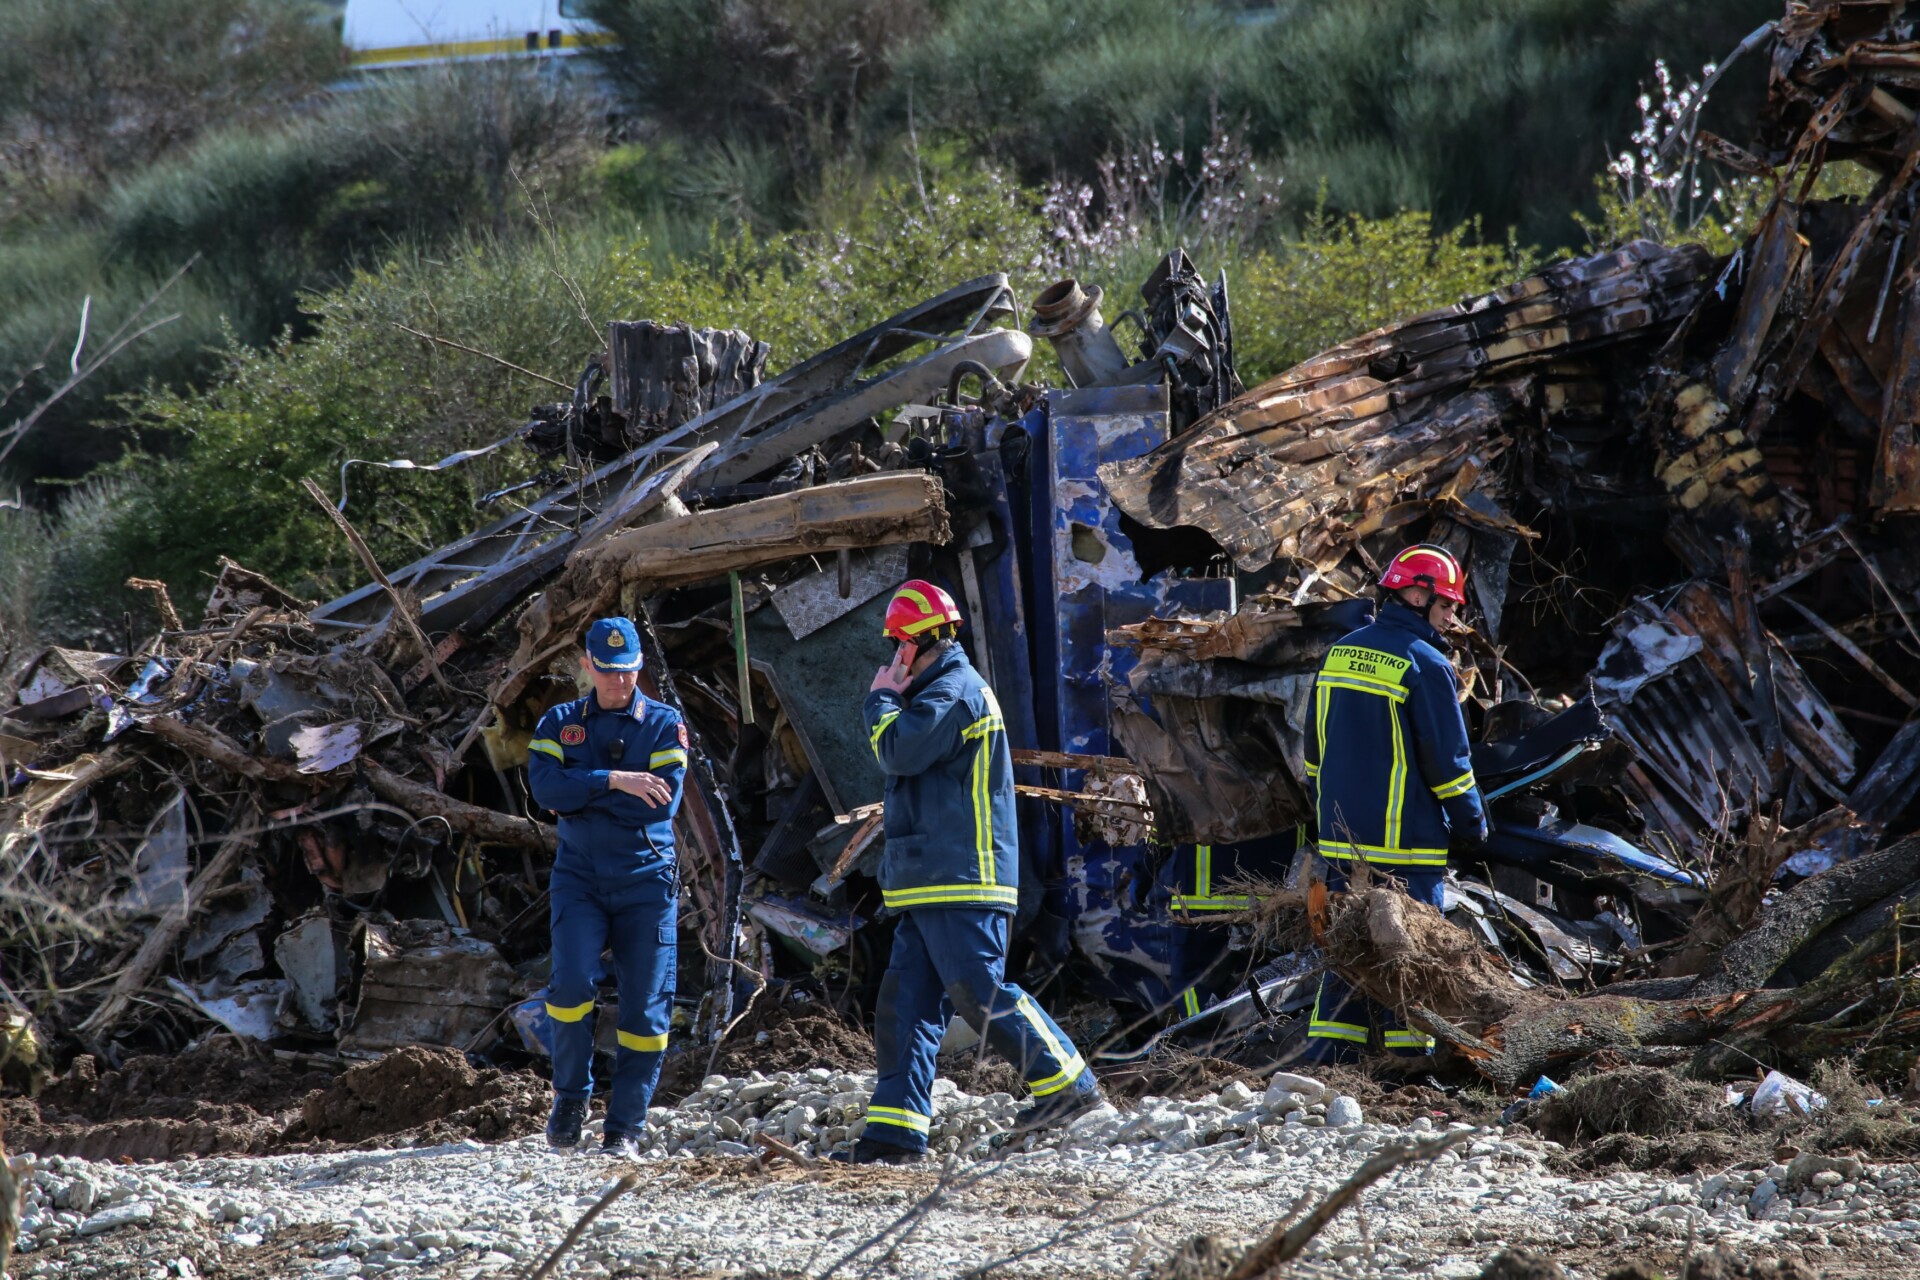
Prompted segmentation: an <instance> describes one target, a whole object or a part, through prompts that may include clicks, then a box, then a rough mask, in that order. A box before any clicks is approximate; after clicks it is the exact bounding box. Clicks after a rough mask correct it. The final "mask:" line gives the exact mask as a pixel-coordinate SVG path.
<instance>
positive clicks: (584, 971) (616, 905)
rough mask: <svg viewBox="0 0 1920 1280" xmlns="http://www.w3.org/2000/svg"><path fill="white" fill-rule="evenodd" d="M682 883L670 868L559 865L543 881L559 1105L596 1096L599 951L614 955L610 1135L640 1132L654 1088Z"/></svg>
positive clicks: (669, 1008) (668, 1014)
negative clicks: (612, 870)
mask: <svg viewBox="0 0 1920 1280" xmlns="http://www.w3.org/2000/svg"><path fill="white" fill-rule="evenodd" d="M677 889H678V883H677V880H676V878H675V876H674V872H673V866H672V864H671V863H667V864H663V865H662V866H661V868H660V869H658V870H657V871H650V872H646V873H643V874H639V875H623V876H618V877H612V876H598V875H595V874H593V872H592V871H591V870H587V871H581V870H577V869H575V868H574V867H573V866H572V865H571V864H561V863H556V864H555V866H554V868H553V879H552V880H551V881H550V883H549V901H550V904H551V910H550V918H551V920H552V924H553V980H552V984H551V986H550V988H549V994H548V996H547V1014H548V1016H550V1017H551V1018H552V1019H553V1023H554V1026H553V1091H554V1094H555V1095H556V1096H557V1097H560V1098H578V1099H583V1100H584V1099H586V1098H588V1097H590V1096H591V1095H592V1093H593V1029H594V1018H593V1016H592V1015H593V1006H594V999H595V996H596V995H597V990H596V983H597V982H598V979H599V976H600V973H601V965H600V953H601V952H602V951H604V950H606V949H607V948H608V947H609V946H611V947H612V949H613V972H614V978H615V980H616V981H617V982H618V983H619V986H620V1026H619V1035H618V1041H619V1043H618V1047H617V1048H616V1049H615V1051H614V1059H613V1062H614V1065H613V1087H612V1089H611V1090H610V1091H609V1094H608V1097H607V1122H606V1132H607V1133H608V1134H611V1135H613V1136H615V1137H618V1136H622V1135H625V1134H629V1133H638V1132H640V1130H641V1129H642V1128H644V1127H645V1125H646V1122H647V1108H648V1106H650V1105H651V1104H652V1102H653V1090H654V1087H655V1086H656V1085H658V1084H659V1082H660V1059H661V1057H662V1056H663V1055H664V1054H665V1052H666V1048H667V1028H668V1026H669V1025H670V1024H671V1022H672V1020H673V986H674V978H675V969H676V967H677V956H676V952H675V947H676V941H677V939H676V937H675V926H676V920H677V911H678V904H677V902H676V897H677Z"/></svg>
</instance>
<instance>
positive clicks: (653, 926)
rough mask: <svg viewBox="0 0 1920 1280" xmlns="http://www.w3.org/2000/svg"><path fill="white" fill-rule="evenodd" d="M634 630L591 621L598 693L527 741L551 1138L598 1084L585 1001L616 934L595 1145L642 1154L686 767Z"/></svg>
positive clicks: (566, 1131)
mask: <svg viewBox="0 0 1920 1280" xmlns="http://www.w3.org/2000/svg"><path fill="white" fill-rule="evenodd" d="M641 665H642V658H641V653H640V636H639V633H638V632H637V631H636V630H635V628H634V625H633V623H632V622H631V621H630V620H628V619H626V618H601V619H600V620H599V621H597V622H595V623H594V624H593V625H592V626H591V627H589V628H588V629H587V636H586V654H585V656H583V657H582V658H581V659H580V669H581V671H582V672H583V673H584V674H585V676H586V678H587V680H588V681H589V682H591V684H592V686H593V692H592V693H590V694H588V695H587V696H586V697H584V698H580V699H578V700H577V701H574V702H566V703H562V704H561V705H559V706H557V707H554V708H552V709H551V710H549V711H548V712H547V713H546V715H544V716H542V717H541V718H540V724H539V727H538V728H537V729H536V730H535V731H534V737H533V742H532V743H531V744H530V748H529V751H528V754H527V773H528V779H529V781H530V782H531V784H532V788H533V797H534V800H535V801H536V802H538V803H539V804H540V805H542V806H543V807H545V808H547V809H549V810H551V811H553V812H554V813H555V814H557V815H559V819H560V849H559V852H558V853H557V854H556V855H555V857H554V862H553V878H552V880H551V881H550V883H549V901H550V903H551V909H550V911H551V920H552V925H553V978H552V982H551V985H550V988H549V995H548V997H547V1013H548V1015H549V1016H551V1017H552V1019H553V1022H554V1045H553V1091H554V1104H553V1114H552V1116H551V1118H550V1119H549V1120H548V1122H547V1141H548V1142H550V1143H551V1144H552V1145H554V1146H555V1147H561V1148H565V1147H572V1146H574V1145H576V1144H578V1143H579V1141H580V1131H581V1126H582V1124H583V1123H584V1121H585V1120H586V1115H587V1099H588V1098H589V1096H590V1095H591V1094H592V1092H593V1041H594V1036H593V1026H594V1019H593V1016H592V1015H593V1008H594V999H595V994H596V983H597V980H598V977H599V974H600V972H601V961H600V957H601V953H602V952H603V951H604V950H606V949H608V948H609V947H611V949H612V951H613V970H614V975H615V977H616V979H617V980H618V982H619V1002H620V1019H619V1034H618V1048H617V1049H616V1051H615V1056H614V1071H613V1086H612V1089H611V1091H610V1093H609V1097H608V1101H607V1118H606V1125H605V1131H604V1132H605V1138H604V1142H603V1147H604V1149H605V1150H607V1151H610V1152H618V1153H622V1154H626V1155H634V1154H637V1152H638V1150H639V1138H640V1133H641V1130H642V1129H643V1128H644V1127H645V1124H646V1119H647V1107H648V1105H649V1104H650V1103H651V1102H652V1100H653V1090H654V1086H655V1085H656V1084H657V1083H658V1082H659V1079H660V1060H661V1057H662V1055H663V1054H664V1053H665V1051H666V1047H667V1027H668V1023H669V1021H670V1020H671V1018H672V1015H673V987H674V976H675V950H674V949H675V940H676V937H675V926H676V911H677V902H676V900H677V898H678V896H679V873H678V864H677V860H676V857H675V852H674V843H673V816H674V814H675V813H676V812H677V811H678V810H679V808H680V794H681V786H682V783H683V781H684V779H685V777H686V770H687V728H686V725H685V723H684V722H683V721H682V720H681V718H680V713H679V712H677V711H675V710H674V709H673V708H672V707H669V706H667V705H666V704H664V703H660V702H655V701H653V700H652V699H651V698H648V697H647V696H646V695H645V694H643V693H641V692H640V689H639V678H640V668H641Z"/></svg>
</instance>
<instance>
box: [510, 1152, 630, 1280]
mask: <svg viewBox="0 0 1920 1280" xmlns="http://www.w3.org/2000/svg"><path fill="white" fill-rule="evenodd" d="M639 1185H640V1175H639V1174H637V1173H633V1172H631V1171H629V1172H627V1173H623V1174H621V1175H620V1181H618V1182H616V1183H614V1184H613V1189H612V1190H611V1191H609V1192H607V1194H605V1195H603V1196H601V1197H600V1199H599V1200H598V1201H597V1202H596V1203H595V1204H594V1206H593V1207H592V1208H591V1209H588V1210H587V1211H586V1212H585V1213H583V1214H581V1215H580V1221H578V1222H576V1223H574V1224H573V1230H571V1231H569V1232H567V1235H566V1239H564V1240H562V1241H561V1242H560V1243H559V1244H557V1245H555V1246H554V1247H553V1252H552V1253H550V1254H548V1255H547V1260H546V1261H545V1262H542V1263H541V1264H540V1266H539V1268H538V1269H536V1270H535V1271H534V1273H533V1274H532V1275H531V1276H529V1277H527V1280H547V1277H548V1276H549V1275H551V1274H552V1273H553V1269H554V1268H555V1267H557V1266H559V1265H560V1259H562V1258H564V1257H566V1255H567V1250H569V1249H571V1248H573V1246H574V1245H576V1244H578V1243H580V1237H581V1236H583V1235H585V1234H586V1230H587V1228H588V1227H590V1226H592V1225H593V1220H594V1219H595V1218H597V1217H599V1216H600V1215H601V1214H603V1213H605V1212H606V1211H607V1206H608V1205H610V1204H612V1203H613V1202H614V1201H615V1200H618V1199H619V1198H620V1197H621V1196H623V1195H625V1194H627V1192H629V1191H631V1190H633V1189H634V1188H635V1187H637V1186H639Z"/></svg>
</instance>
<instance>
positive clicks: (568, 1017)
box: [547, 1000, 593, 1022]
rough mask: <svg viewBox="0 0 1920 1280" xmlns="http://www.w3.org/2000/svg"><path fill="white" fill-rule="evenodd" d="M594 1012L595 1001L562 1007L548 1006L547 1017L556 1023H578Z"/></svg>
mask: <svg viewBox="0 0 1920 1280" xmlns="http://www.w3.org/2000/svg"><path fill="white" fill-rule="evenodd" d="M592 1012H593V1001H591V1000H589V1001H587V1002H586V1003H585V1004H574V1005H567V1006H565V1007H562V1006H560V1005H557V1004H550V1005H548V1006H547V1016H548V1017H549V1018H552V1019H553V1020H554V1021H555V1022H578V1021H580V1019H582V1018H584V1017H586V1016H587V1015H588V1014H590V1013H592Z"/></svg>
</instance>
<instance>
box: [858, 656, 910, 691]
mask: <svg viewBox="0 0 1920 1280" xmlns="http://www.w3.org/2000/svg"><path fill="white" fill-rule="evenodd" d="M912 654H913V650H912V649H911V648H909V647H908V646H907V645H904V644H903V645H901V646H900V647H899V648H897V649H895V650H894V651H893V661H892V662H889V663H888V664H887V665H886V666H884V667H881V668H880V669H879V670H878V671H876V672H874V673H873V683H872V684H870V685H868V686H867V692H868V693H872V692H873V691H874V690H875V689H886V690H888V691H889V692H892V693H901V692H904V691H905V690H906V687H907V686H908V685H910V684H912V683H913V670H912V666H913V657H912Z"/></svg>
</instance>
